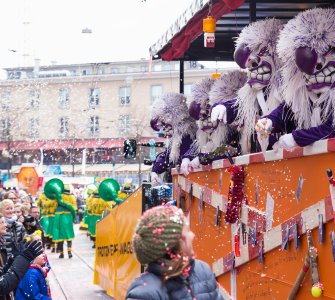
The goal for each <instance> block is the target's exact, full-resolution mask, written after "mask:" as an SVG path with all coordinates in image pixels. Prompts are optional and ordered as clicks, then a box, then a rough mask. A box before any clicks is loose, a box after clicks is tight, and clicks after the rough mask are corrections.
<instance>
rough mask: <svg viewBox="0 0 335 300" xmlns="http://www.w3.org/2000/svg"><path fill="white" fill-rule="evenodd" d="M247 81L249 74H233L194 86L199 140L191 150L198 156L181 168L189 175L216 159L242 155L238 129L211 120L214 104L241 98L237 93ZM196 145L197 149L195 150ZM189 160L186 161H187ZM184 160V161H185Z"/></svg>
mask: <svg viewBox="0 0 335 300" xmlns="http://www.w3.org/2000/svg"><path fill="white" fill-rule="evenodd" d="M246 81H247V75H246V73H245V72H241V71H238V70H236V71H232V72H229V73H227V74H224V75H222V76H221V77H220V78H218V79H212V78H205V79H203V80H202V81H201V82H200V83H197V84H195V85H193V86H192V92H191V95H190V97H189V99H188V100H189V103H190V104H189V113H190V116H191V117H193V118H194V119H195V120H197V123H198V131H197V139H196V141H195V143H194V144H193V145H192V146H193V147H191V149H190V151H196V153H197V156H196V157H195V158H194V159H193V160H192V161H190V162H188V165H187V166H186V167H185V166H184V165H182V166H181V169H182V170H183V169H184V168H186V170H184V171H183V173H184V174H185V175H187V174H188V171H189V170H192V169H196V168H199V167H200V165H207V164H209V163H212V162H213V161H214V160H218V159H222V158H224V157H226V153H227V152H228V153H229V154H230V155H231V156H234V155H237V154H238V153H239V144H238V141H239V136H238V132H237V131H236V129H235V128H233V127H231V126H229V125H227V124H224V123H223V122H218V121H214V122H212V121H211V115H210V111H211V105H213V104H214V103H217V102H220V101H221V102H224V101H228V100H231V99H233V98H235V97H236V96H237V91H238V90H239V89H240V88H241V87H242V86H243V85H244V84H245V82H246ZM194 146H195V148H196V149H195V150H194ZM184 161H185V160H184ZM184 161H183V162H184Z"/></svg>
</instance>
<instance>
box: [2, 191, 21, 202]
mask: <svg viewBox="0 0 335 300" xmlns="http://www.w3.org/2000/svg"><path fill="white" fill-rule="evenodd" d="M3 198H4V199H9V200H12V201H13V203H14V204H16V203H18V202H20V199H19V198H18V197H17V195H16V193H15V191H9V192H7V193H5V195H4V197H3Z"/></svg>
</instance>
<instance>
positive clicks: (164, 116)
mask: <svg viewBox="0 0 335 300" xmlns="http://www.w3.org/2000/svg"><path fill="white" fill-rule="evenodd" d="M151 119H157V120H160V121H163V122H164V123H166V124H170V125H171V126H172V127H173V134H172V137H171V142H170V143H169V147H170V148H171V152H170V157H169V159H170V161H171V162H173V163H176V162H177V161H178V159H179V158H180V146H181V143H182V138H183V137H185V136H187V135H190V137H191V139H194V138H195V133H196V131H197V125H196V123H195V120H194V119H193V118H191V117H190V116H189V112H188V107H187V104H186V97H185V96H184V95H182V94H178V93H168V94H165V95H163V96H162V97H160V98H159V99H157V100H156V101H155V102H154V103H153V105H152V110H151Z"/></svg>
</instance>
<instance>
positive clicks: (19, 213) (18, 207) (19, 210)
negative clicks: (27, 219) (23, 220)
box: [14, 203, 23, 218]
mask: <svg viewBox="0 0 335 300" xmlns="http://www.w3.org/2000/svg"><path fill="white" fill-rule="evenodd" d="M14 214H16V216H17V218H19V217H21V216H22V214H23V213H22V204H21V203H16V204H15V205H14Z"/></svg>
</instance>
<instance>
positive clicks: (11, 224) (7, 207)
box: [0, 199, 26, 255]
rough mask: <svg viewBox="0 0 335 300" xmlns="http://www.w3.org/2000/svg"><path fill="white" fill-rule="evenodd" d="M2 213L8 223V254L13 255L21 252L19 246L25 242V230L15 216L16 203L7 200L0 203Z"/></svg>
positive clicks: (6, 240)
mask: <svg viewBox="0 0 335 300" xmlns="http://www.w3.org/2000/svg"><path fill="white" fill-rule="evenodd" d="M0 213H1V214H3V216H4V217H5V220H6V223H7V232H6V234H5V236H4V238H5V244H6V250H7V254H8V255H10V254H13V252H14V251H16V250H19V244H20V243H21V242H23V239H24V236H25V232H26V231H25V229H24V227H23V225H22V224H21V223H20V222H17V217H16V215H15V214H14V203H13V201H12V200H9V199H5V200H3V201H1V202H0Z"/></svg>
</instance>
